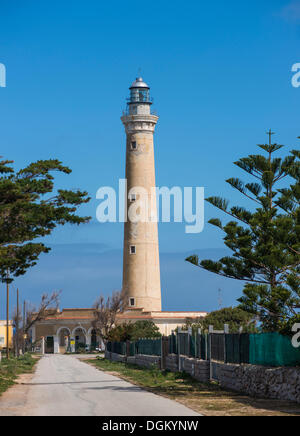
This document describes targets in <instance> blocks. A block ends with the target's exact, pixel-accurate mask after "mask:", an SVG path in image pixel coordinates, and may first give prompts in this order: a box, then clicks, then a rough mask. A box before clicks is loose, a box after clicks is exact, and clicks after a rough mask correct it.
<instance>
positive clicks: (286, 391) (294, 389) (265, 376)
mask: <svg viewBox="0 0 300 436" xmlns="http://www.w3.org/2000/svg"><path fill="white" fill-rule="evenodd" d="M218 378H219V382H220V385H221V386H222V387H223V388H225V389H230V390H233V391H237V392H242V393H244V394H248V395H250V396H252V397H259V398H272V399H278V400H289V401H294V402H297V403H300V368H289V367H280V368H268V367H264V366H257V365H229V364H222V363H220V364H218Z"/></svg>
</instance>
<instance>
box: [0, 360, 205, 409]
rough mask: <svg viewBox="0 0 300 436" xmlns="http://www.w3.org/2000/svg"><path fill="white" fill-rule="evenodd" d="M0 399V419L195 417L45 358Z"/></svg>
mask: <svg viewBox="0 0 300 436" xmlns="http://www.w3.org/2000/svg"><path fill="white" fill-rule="evenodd" d="M20 382H21V383H22V384H18V385H15V386H13V387H12V388H11V389H9V391H7V392H6V393H5V394H4V395H3V396H2V397H0V416H197V413H196V412H194V411H193V410H191V409H188V408H187V407H185V406H183V405H181V404H179V403H177V402H175V401H172V400H169V399H167V398H163V397H160V396H158V395H154V394H152V393H150V392H146V391H144V390H143V389H140V388H139V387H137V386H134V385H132V384H130V383H128V382H125V381H123V380H121V379H119V378H117V377H114V376H111V375H109V374H106V373H104V372H102V371H99V370H98V369H96V368H94V367H92V366H91V365H88V364H86V363H83V362H81V361H80V360H78V358H76V357H73V356H63V355H46V356H45V357H43V358H42V359H41V360H40V361H39V362H38V364H37V369H36V372H35V374H34V375H33V376H32V375H30V376H28V375H26V376H23V377H22V378H21V380H20Z"/></svg>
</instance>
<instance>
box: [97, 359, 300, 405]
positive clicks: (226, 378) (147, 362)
mask: <svg viewBox="0 0 300 436" xmlns="http://www.w3.org/2000/svg"><path fill="white" fill-rule="evenodd" d="M105 358H106V359H109V360H112V361H114V362H126V361H127V362H128V363H134V364H136V365H139V366H143V367H146V368H150V367H152V366H153V365H155V366H156V367H157V368H160V367H161V359H160V357H158V356H145V355H136V356H134V357H127V359H126V356H121V355H118V354H115V353H110V352H105ZM180 363H181V371H184V372H186V373H188V374H190V375H191V376H192V377H194V378H195V379H196V380H198V381H200V382H209V380H210V363H209V361H206V360H198V359H193V358H188V357H184V356H181V357H180ZM214 366H215V374H216V376H217V379H218V381H219V383H220V386H221V387H222V388H224V389H229V390H232V391H236V392H240V393H243V394H247V395H250V396H252V397H258V398H271V399H278V400H288V401H294V402H296V403H300V368H289V367H280V368H268V367H264V366H258V365H232V364H225V363H217V362H214ZM166 369H167V370H169V371H172V372H178V371H179V369H178V356H177V355H176V354H169V355H168V356H166Z"/></svg>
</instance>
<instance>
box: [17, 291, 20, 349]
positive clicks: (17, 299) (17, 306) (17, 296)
mask: <svg viewBox="0 0 300 436" xmlns="http://www.w3.org/2000/svg"><path fill="white" fill-rule="evenodd" d="M16 335H17V337H16V347H17V353H16V354H17V357H19V351H20V350H19V289H17V319H16Z"/></svg>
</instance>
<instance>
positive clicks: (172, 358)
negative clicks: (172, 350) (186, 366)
mask: <svg viewBox="0 0 300 436" xmlns="http://www.w3.org/2000/svg"><path fill="white" fill-rule="evenodd" d="M166 369H168V370H169V371H172V372H177V371H178V357H177V354H169V355H168V356H167V357H166Z"/></svg>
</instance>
